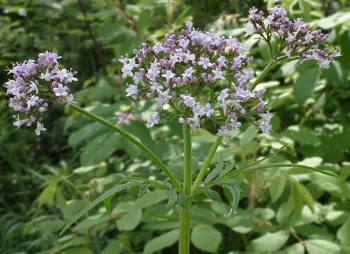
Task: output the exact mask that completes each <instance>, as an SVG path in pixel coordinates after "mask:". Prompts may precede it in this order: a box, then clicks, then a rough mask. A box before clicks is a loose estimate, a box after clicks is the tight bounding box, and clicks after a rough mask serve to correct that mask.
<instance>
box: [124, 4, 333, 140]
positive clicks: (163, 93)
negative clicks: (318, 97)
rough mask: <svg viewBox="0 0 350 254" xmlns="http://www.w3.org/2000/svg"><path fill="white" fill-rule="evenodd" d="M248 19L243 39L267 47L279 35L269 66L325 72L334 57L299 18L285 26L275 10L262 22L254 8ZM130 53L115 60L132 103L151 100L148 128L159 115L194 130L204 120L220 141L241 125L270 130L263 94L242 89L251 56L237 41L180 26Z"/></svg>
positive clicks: (248, 74)
mask: <svg viewBox="0 0 350 254" xmlns="http://www.w3.org/2000/svg"><path fill="white" fill-rule="evenodd" d="M250 14H251V17H250V19H249V22H248V26H247V28H246V36H248V35H252V34H258V35H259V36H260V37H261V38H262V39H263V40H265V41H266V42H267V43H268V44H269V46H271V44H270V43H271V39H272V37H273V36H274V34H277V35H278V36H279V39H280V42H279V43H280V44H279V51H278V52H276V53H275V54H273V53H272V49H271V60H272V61H275V60H283V59H290V58H291V57H294V58H295V57H298V58H300V59H301V60H302V61H307V60H317V61H318V62H319V65H320V67H321V68H328V66H329V64H330V62H331V61H333V60H334V58H335V57H337V56H340V52H338V51H335V52H333V53H332V54H328V55H327V51H328V49H327V48H325V49H320V48H319V45H320V44H321V43H324V42H325V41H326V40H327V38H328V35H325V34H323V33H322V32H321V31H320V30H316V31H313V32H312V31H310V26H309V25H307V24H304V23H303V22H302V21H301V19H297V20H295V21H290V20H289V19H288V17H287V11H286V10H285V9H284V8H281V7H279V6H275V7H274V8H272V9H271V13H270V14H269V16H268V17H267V18H265V17H264V13H263V12H262V11H258V10H257V9H256V8H251V9H250ZM133 53H134V57H132V58H121V59H120V61H121V62H122V63H123V68H122V72H123V78H129V77H130V78H129V79H130V80H131V78H132V80H133V84H131V85H128V87H127V88H126V93H127V96H130V97H132V98H133V99H134V100H136V99H137V98H138V97H146V98H153V99H154V101H155V104H156V108H155V112H154V114H152V115H151V116H150V117H149V118H148V120H147V121H148V123H149V125H150V126H151V127H152V126H153V125H154V124H158V123H159V121H160V119H161V117H163V116H176V117H178V119H179V122H180V123H182V124H190V126H191V127H192V129H193V130H194V131H195V130H196V129H197V128H199V127H200V125H201V122H203V121H204V120H205V119H210V120H212V121H213V122H215V123H217V125H218V126H219V128H218V135H221V136H230V133H231V130H232V129H239V128H240V126H241V122H242V120H246V121H249V122H251V123H253V124H254V125H256V126H257V127H258V128H259V129H260V130H261V131H262V132H264V133H269V132H270V131H271V126H270V124H269V120H270V118H271V114H270V113H269V111H268V110H267V100H263V94H264V92H265V90H264V89H261V90H253V89H254V87H249V86H248V83H249V82H250V80H251V79H253V78H254V74H255V72H254V70H253V69H252V68H251V67H250V62H251V61H252V60H253V57H252V56H249V52H248V51H247V49H246V47H245V45H244V44H242V43H241V42H238V41H237V39H235V38H232V37H229V38H225V37H223V36H219V35H217V34H215V33H211V32H202V31H199V30H196V29H194V28H193V24H192V22H186V28H185V29H183V30H182V31H181V33H180V35H176V34H167V35H165V41H164V42H159V43H157V44H156V45H155V46H153V47H151V46H150V45H149V44H148V43H145V42H144V43H142V45H141V47H140V48H139V49H138V50H136V49H135V50H134V51H133Z"/></svg>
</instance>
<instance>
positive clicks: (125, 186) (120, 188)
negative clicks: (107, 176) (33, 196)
mask: <svg viewBox="0 0 350 254" xmlns="http://www.w3.org/2000/svg"><path fill="white" fill-rule="evenodd" d="M136 185H139V183H136V182H130V183H125V184H122V185H119V186H117V187H114V188H113V189H110V190H108V191H106V192H105V193H104V194H102V195H101V196H99V197H98V198H97V199H95V200H94V201H93V202H92V203H91V204H89V205H88V206H87V207H85V208H84V209H83V210H81V211H80V212H79V213H78V214H77V215H76V216H74V218H73V219H71V220H70V221H69V222H68V223H67V225H66V226H64V228H63V229H62V230H61V232H60V234H59V236H61V235H62V234H63V233H64V232H66V230H67V229H68V228H69V227H70V226H72V225H73V224H74V223H75V222H76V221H77V220H79V219H80V218H81V217H82V216H83V215H84V214H85V213H87V212H88V211H90V210H91V209H92V208H94V207H95V206H96V205H98V204H99V203H100V202H102V201H103V200H105V199H106V198H108V197H110V196H113V195H115V194H116V193H118V192H120V191H123V190H125V189H128V188H131V187H134V186H136Z"/></svg>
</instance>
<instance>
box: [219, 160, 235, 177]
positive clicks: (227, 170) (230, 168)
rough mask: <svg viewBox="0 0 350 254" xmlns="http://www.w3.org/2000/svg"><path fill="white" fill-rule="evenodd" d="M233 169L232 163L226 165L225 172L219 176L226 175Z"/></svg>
mask: <svg viewBox="0 0 350 254" xmlns="http://www.w3.org/2000/svg"><path fill="white" fill-rule="evenodd" d="M232 169H233V164H232V163H225V166H224V170H222V171H221V172H220V175H219V176H223V175H226V174H227V173H229V172H230V171H231V170H232Z"/></svg>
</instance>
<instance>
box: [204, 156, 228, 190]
mask: <svg viewBox="0 0 350 254" xmlns="http://www.w3.org/2000/svg"><path fill="white" fill-rule="evenodd" d="M223 166H224V162H223V161H222V159H220V161H219V162H218V163H216V165H215V167H214V169H213V170H212V171H211V172H210V173H209V174H208V175H207V177H206V178H205V180H204V184H207V183H210V182H211V181H212V180H213V179H214V178H215V177H216V176H217V175H218V174H219V173H220V171H221V169H222V167H223Z"/></svg>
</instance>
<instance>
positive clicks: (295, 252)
mask: <svg viewBox="0 0 350 254" xmlns="http://www.w3.org/2000/svg"><path fill="white" fill-rule="evenodd" d="M304 252H305V247H304V246H303V245H302V244H301V243H295V244H293V245H291V246H289V247H288V248H285V249H284V250H283V252H282V253H283V254H304Z"/></svg>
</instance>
